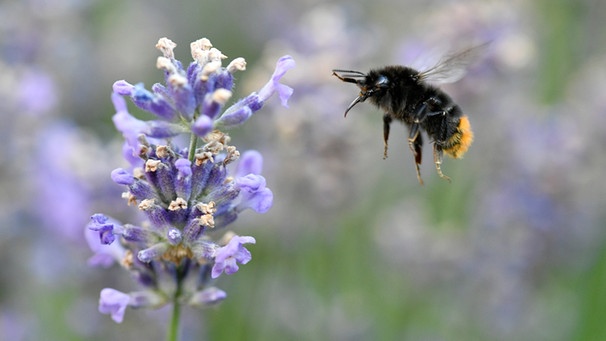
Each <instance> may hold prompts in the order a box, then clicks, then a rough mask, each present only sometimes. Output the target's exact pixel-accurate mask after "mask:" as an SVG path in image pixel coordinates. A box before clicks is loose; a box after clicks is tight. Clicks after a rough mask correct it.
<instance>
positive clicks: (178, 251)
mask: <svg viewBox="0 0 606 341" xmlns="http://www.w3.org/2000/svg"><path fill="white" fill-rule="evenodd" d="M161 258H162V259H163V260H165V261H169V262H172V263H175V264H180V263H181V261H182V260H183V259H186V258H190V259H191V258H193V252H192V251H191V249H190V248H189V247H187V246H185V245H183V244H179V245H175V246H171V247H169V248H168V250H166V252H164V253H163V254H162V256H161Z"/></svg>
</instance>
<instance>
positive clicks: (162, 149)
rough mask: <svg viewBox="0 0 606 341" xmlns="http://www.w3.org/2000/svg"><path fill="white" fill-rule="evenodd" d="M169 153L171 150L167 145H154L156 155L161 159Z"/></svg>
mask: <svg viewBox="0 0 606 341" xmlns="http://www.w3.org/2000/svg"><path fill="white" fill-rule="evenodd" d="M171 154H172V150H171V149H170V147H169V146H158V147H156V155H157V156H158V157H159V158H161V159H164V158H167V157H168V156H170V155H171Z"/></svg>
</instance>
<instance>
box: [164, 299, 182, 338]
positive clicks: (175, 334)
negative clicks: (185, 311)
mask: <svg viewBox="0 0 606 341" xmlns="http://www.w3.org/2000/svg"><path fill="white" fill-rule="evenodd" d="M180 316H181V304H180V303H179V301H178V300H177V299H175V301H174V302H173V313H172V317H171V319H170V325H169V326H168V332H167V334H166V340H167V341H177V340H178V339H179V320H180Z"/></svg>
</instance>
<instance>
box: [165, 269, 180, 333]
mask: <svg viewBox="0 0 606 341" xmlns="http://www.w3.org/2000/svg"><path fill="white" fill-rule="evenodd" d="M182 280H183V269H182V266H180V267H178V268H177V290H175V296H174V297H173V312H172V316H171V318H170V325H169V326H168V331H167V333H166V340H167V341H177V340H178V339H179V322H180V320H181V302H180V299H181V284H182Z"/></svg>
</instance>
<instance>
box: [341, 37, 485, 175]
mask: <svg viewBox="0 0 606 341" xmlns="http://www.w3.org/2000/svg"><path fill="white" fill-rule="evenodd" d="M481 46H483V45H481ZM481 46H477V47H473V48H470V49H467V50H464V51H461V52H458V53H453V54H450V55H446V56H445V57H443V58H442V59H441V60H440V61H439V62H438V63H437V64H436V65H435V66H433V67H431V68H429V69H427V70H425V71H417V70H415V69H413V68H411V67H407V66H400V65H394V66H386V67H383V68H378V69H373V70H370V72H368V73H363V72H360V71H353V70H339V69H335V70H332V74H333V75H334V76H336V77H337V78H338V79H340V80H341V81H343V82H347V83H354V84H356V85H357V86H358V87H359V88H360V94H359V95H358V97H356V98H355V99H354V100H353V102H351V104H350V105H349V107H347V109H346V110H345V114H344V116H347V113H348V112H349V111H350V110H351V109H352V108H353V107H354V106H355V105H356V104H358V103H361V102H364V101H366V100H367V99H368V100H370V102H372V103H373V104H375V105H376V106H378V107H379V108H380V109H381V110H383V111H384V112H385V114H384V115H383V142H384V150H383V159H385V158H387V147H388V143H387V141H388V139H389V131H390V126H391V123H392V121H393V120H398V121H401V122H403V123H404V124H405V125H406V126H407V127H408V131H409V133H408V146H409V148H410V150H411V151H412V153H413V155H414V160H415V166H416V170H417V179H418V180H419V183H420V184H421V185H422V184H423V179H421V171H420V169H419V165H420V164H421V160H422V147H423V137H422V136H421V131H425V133H426V134H427V136H428V137H429V138H430V139H431V140H433V160H434V163H435V166H436V171H437V173H438V175H439V176H440V177H441V178H443V179H446V180H448V181H449V182H450V178H449V177H448V176H446V175H444V173H442V169H441V164H442V156H443V154H444V153H446V155H448V156H451V157H453V158H457V159H458V158H461V157H462V156H463V154H465V152H467V149H469V146H470V145H471V143H472V142H473V132H472V131H471V125H470V123H469V119H468V117H467V116H466V115H465V114H463V111H462V110H461V108H460V107H459V106H458V105H457V104H456V103H455V102H454V101H453V100H452V98H450V96H448V95H447V94H446V93H445V92H444V91H442V90H440V89H439V88H438V87H436V86H435V85H437V84H444V83H452V82H456V81H457V80H459V79H461V78H462V77H463V75H464V74H465V68H466V66H467V65H468V64H469V63H470V62H471V60H472V59H474V58H475V57H476V55H477V52H478V50H479V48H480V47H481Z"/></svg>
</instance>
